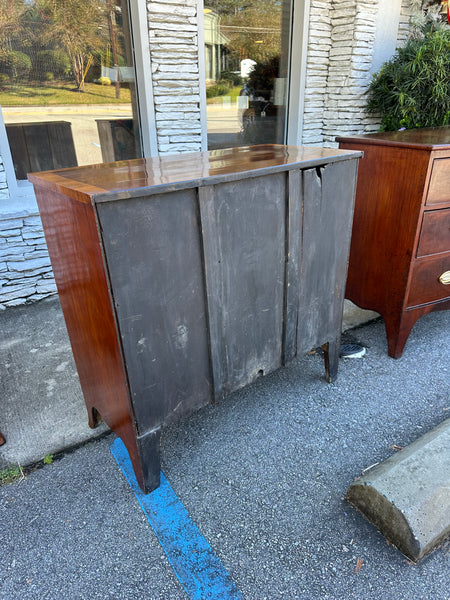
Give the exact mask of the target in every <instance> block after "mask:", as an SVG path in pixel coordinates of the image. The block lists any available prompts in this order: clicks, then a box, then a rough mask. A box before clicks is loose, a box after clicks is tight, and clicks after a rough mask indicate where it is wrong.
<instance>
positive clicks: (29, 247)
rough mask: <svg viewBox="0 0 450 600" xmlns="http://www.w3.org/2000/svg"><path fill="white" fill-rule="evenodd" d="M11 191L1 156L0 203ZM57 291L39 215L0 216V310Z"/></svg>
mask: <svg viewBox="0 0 450 600" xmlns="http://www.w3.org/2000/svg"><path fill="white" fill-rule="evenodd" d="M8 200H9V190H8V184H7V181H6V173H5V170H4V167H3V161H2V158H1V156H0V201H1V202H8ZM55 292H56V286H55V282H54V279H53V273H52V269H51V266H50V259H49V257H48V252H47V245H46V243H45V239H44V234H43V232H42V225H41V220H40V218H39V216H37V215H28V214H24V212H21V213H17V214H15V213H14V212H13V211H9V212H8V213H7V216H5V217H2V216H1V214H0V309H3V308H5V307H7V306H16V305H18V304H24V303H25V302H27V301H34V300H40V299H41V298H45V297H46V296H50V295H52V294H54V293H55Z"/></svg>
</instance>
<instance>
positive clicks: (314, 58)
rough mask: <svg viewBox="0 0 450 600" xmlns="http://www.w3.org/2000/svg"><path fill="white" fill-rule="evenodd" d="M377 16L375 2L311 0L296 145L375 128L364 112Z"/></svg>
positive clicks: (328, 143)
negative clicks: (302, 103) (301, 116)
mask: <svg viewBox="0 0 450 600" xmlns="http://www.w3.org/2000/svg"><path fill="white" fill-rule="evenodd" d="M377 14H378V0H364V1H362V0H331V4H330V2H325V1H321V0H311V18H310V29H309V38H308V59H307V72H306V90H305V114H304V119H303V137H302V143H304V144H308V145H326V146H336V143H335V141H334V140H335V137H336V136H337V135H339V134H347V135H351V134H357V133H367V132H371V131H376V130H377V129H378V126H379V120H378V119H376V118H373V117H371V116H369V115H367V114H366V113H365V111H364V105H365V103H366V92H367V87H368V85H369V83H370V79H371V65H372V55H373V45H374V40H375V33H376V22H377Z"/></svg>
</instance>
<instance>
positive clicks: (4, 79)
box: [0, 73, 11, 86]
mask: <svg viewBox="0 0 450 600" xmlns="http://www.w3.org/2000/svg"><path fill="white" fill-rule="evenodd" d="M10 79H11V78H10V76H9V75H7V74H6V73H0V86H2V85H5V84H6V83H9V81H10Z"/></svg>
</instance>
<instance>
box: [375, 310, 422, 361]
mask: <svg viewBox="0 0 450 600" xmlns="http://www.w3.org/2000/svg"><path fill="white" fill-rule="evenodd" d="M420 314H421V313H420V312H419V311H417V310H413V311H409V312H404V313H402V314H400V315H398V316H390V315H386V316H385V315H383V319H384V325H385V327H386V335H387V343H388V354H389V356H390V357H391V358H400V357H401V355H402V354H403V349H404V347H405V344H406V341H407V340H408V337H409V334H410V333H411V329H412V328H413V327H414V324H415V323H416V321H417V319H418V318H419V317H420Z"/></svg>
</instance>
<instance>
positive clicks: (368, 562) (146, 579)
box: [0, 300, 450, 600]
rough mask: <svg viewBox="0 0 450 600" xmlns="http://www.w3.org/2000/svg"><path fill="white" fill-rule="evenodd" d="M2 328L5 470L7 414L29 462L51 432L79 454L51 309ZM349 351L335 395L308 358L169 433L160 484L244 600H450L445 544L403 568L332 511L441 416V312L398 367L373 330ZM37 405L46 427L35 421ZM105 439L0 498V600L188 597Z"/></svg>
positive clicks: (356, 336)
mask: <svg viewBox="0 0 450 600" xmlns="http://www.w3.org/2000/svg"><path fill="white" fill-rule="evenodd" d="M33 310H35V311H36V312H39V311H40V315H41V316H40V317H39V318H38V317H33ZM43 315H45V317H44V316H43ZM0 327H1V330H2V334H3V336H5V333H6V337H4V338H3V341H2V345H1V347H2V352H3V357H2V362H1V369H2V409H1V412H0V419H4V420H3V421H0V430H3V433H4V434H5V437H6V438H7V444H5V445H4V446H2V447H1V448H0V456H1V460H2V461H3V464H7V463H10V462H14V461H15V460H16V459H15V458H13V455H15V456H16V457H17V454H16V450H11V449H14V447H15V448H17V447H18V445H16V442H17V441H20V443H19V445H22V446H23V447H26V446H27V443H28V440H31V438H32V437H33V436H31V435H30V436H29V437H28V436H27V432H26V430H25V429H22V433H21V434H20V436H18V434H16V433H15V431H16V429H15V427H16V425H14V426H13V422H12V421H11V416H13V417H15V419H16V421H21V422H25V420H26V419H28V422H29V423H32V422H35V421H36V422H37V423H36V425H37V429H38V430H39V431H40V432H42V433H41V434H40V437H41V438H43V440H41V442H42V446H41V447H40V450H39V452H38V454H37V456H39V457H40V458H42V457H43V456H44V455H45V454H46V453H47V452H54V450H53V449H52V448H51V447H50V446H49V443H48V439H49V437H47V436H50V434H51V433H52V432H53V433H55V435H56V437H58V436H59V443H60V446H61V447H66V448H67V447H68V446H71V445H72V444H78V443H79V442H81V441H82V440H83V439H84V440H88V439H89V438H90V436H91V435H92V432H91V431H90V430H89V429H88V428H87V425H85V423H86V413H85V409H84V406H83V403H82V397H81V391H80V390H79V387H77V386H78V381H77V377H76V372H75V367H74V365H73V362H72V359H71V354H70V347H69V346H68V342H67V340H66V341H64V340H63V338H64V336H62V337H61V331H62V332H64V324H63V321H62V315H61V314H60V310H59V306H58V303H57V301H55V300H52V301H49V302H42V303H39V304H37V305H33V306H28V307H23V308H15V309H9V310H8V311H4V312H3V313H0ZM33 328H34V330H33ZM347 340H352V341H359V342H361V343H363V344H364V345H365V346H366V347H367V354H366V355H365V356H364V357H363V358H361V359H343V360H341V364H340V371H339V376H338V379H337V381H336V383H333V384H331V385H328V384H326V383H325V380H324V377H323V361H322V357H321V356H320V355H319V354H318V353H316V354H311V355H308V356H305V357H302V358H300V359H299V360H296V361H294V362H293V363H292V364H291V365H289V366H288V367H286V368H284V369H281V370H279V371H278V372H276V373H273V374H271V375H269V376H267V377H265V378H262V379H260V380H258V381H257V382H256V383H255V384H254V385H252V386H250V387H249V388H246V389H245V390H243V391H241V392H238V393H235V394H233V395H232V396H230V397H229V398H227V399H226V400H224V401H223V402H220V403H217V404H214V405H211V406H208V407H206V408H205V409H203V410H201V411H200V412H198V413H196V414H194V415H192V416H191V417H190V418H188V419H185V420H184V421H182V422H179V423H177V424H175V425H173V426H171V427H169V428H167V429H166V430H165V432H164V433H163V438H162V460H163V472H164V474H165V475H166V477H167V478H168V480H169V482H170V483H171V485H172V487H173V488H174V490H175V492H176V493H177V495H178V497H179V498H180V500H181V501H182V502H183V504H184V506H185V507H186V509H187V510H188V512H189V514H190V515H191V517H192V518H193V520H194V521H195V523H196V524H197V526H198V527H199V529H200V530H201V532H202V533H203V535H204V536H205V537H206V539H207V540H208V541H209V543H210V544H211V546H212V547H213V549H214V551H215V552H216V554H217V555H218V557H219V558H220V560H221V562H222V564H223V565H224V567H225V568H226V569H227V571H228V572H229V574H230V576H231V577H232V578H233V580H234V581H235V583H236V585H237V587H238V588H239V590H240V592H241V593H242V594H243V596H244V597H245V598H246V599H247V600H263V599H265V598H267V599H270V600H277V599H279V598H286V599H289V600H290V599H294V598H299V599H302V600H303V599H305V600H322V599H323V600H325V599H331V600H352V599H358V600H360V599H362V600H372V599H380V600H384V599H386V598H395V599H396V600H420V599H424V600H425V599H426V600H429V599H431V598H433V600H450V545H449V543H444V544H443V545H442V546H441V547H439V548H438V549H437V550H436V551H435V552H434V553H433V554H431V555H430V556H429V557H427V558H426V559H424V561H423V562H422V563H421V564H420V565H418V566H413V565H411V564H409V563H408V562H407V561H406V560H405V559H404V557H403V556H402V555H401V554H400V552H399V551H398V550H396V549H395V548H393V547H392V546H389V545H388V544H386V542H385V540H384V538H383V537H382V536H381V535H380V534H379V533H378V532H377V531H376V530H375V529H374V528H373V527H372V526H371V525H370V524H369V523H367V522H366V521H365V520H364V519H363V518H362V517H361V515H359V514H358V513H357V512H356V511H354V510H353V509H352V508H350V507H349V506H348V505H347V504H346V502H345V501H344V500H343V498H344V495H345V492H346V490H347V488H348V486H349V484H350V483H351V482H352V481H353V480H354V478H355V477H357V476H359V475H360V474H361V471H362V469H364V468H366V467H368V466H369V465H372V464H374V463H376V462H381V461H383V460H385V459H386V458H387V457H388V456H390V455H392V454H393V453H394V452H395V449H394V447H398V446H406V445H408V444H409V443H411V442H412V441H414V440H415V439H417V438H418V437H420V436H421V435H422V434H423V433H425V432H426V431H428V430H430V429H431V428H432V427H434V426H436V425H437V424H439V423H440V422H442V421H443V420H444V419H446V418H448V417H450V355H449V351H448V347H449V342H450V312H442V313H439V312H436V313H432V314H430V315H427V316H425V317H423V318H422V319H420V320H419V322H418V323H417V325H416V326H415V327H414V329H413V331H412V333H411V336H410V338H409V340H408V342H407V345H406V348H405V351H404V355H403V357H402V358H401V359H399V360H393V359H390V358H389V357H388V356H387V352H386V336H385V331H384V324H383V322H382V321H381V320H378V321H375V322H371V323H368V324H366V325H363V326H361V327H359V328H357V329H353V330H349V331H347V332H346V333H345V334H344V341H347ZM32 398H40V400H41V404H40V412H39V414H36V412H35V413H33V414H32V417H31V418H29V417H30V411H31V400H32ZM74 398H77V399H78V400H79V401H80V402H79V406H78V407H77V408H74V406H75V405H77V403H78V400H77V402H73V399H74ZM56 401H57V402H56ZM55 407H56V408H55ZM68 421H69V422H72V423H75V422H82V423H83V427H84V432H85V437H81V436H80V434H79V433H78V432H77V433H76V434H75V433H73V432H71V430H70V428H68V427H67V425H66V423H67V422H68ZM17 431H18V429H17ZM94 434H95V435H96V432H94ZM83 435H84V434H83ZM16 436H18V437H16ZM19 438H20V440H19ZM113 440H114V436H113V435H112V434H107V435H106V437H103V438H101V439H98V440H91V441H90V443H89V444H84V445H83V446H82V447H79V448H78V449H76V450H74V451H72V452H68V453H65V454H63V455H61V456H59V457H58V458H57V459H56V460H55V461H54V462H53V463H52V464H50V465H46V466H45V467H43V468H40V469H37V470H35V471H34V472H32V473H30V474H28V475H27V477H26V478H25V479H24V480H23V481H21V482H19V483H15V484H12V485H7V486H3V487H2V488H0V515H1V516H0V520H1V523H2V527H1V538H0V539H1V542H0V545H1V551H2V561H1V563H2V567H1V569H0V598H1V599H2V600H16V599H18V598H20V599H21V600H22V599H24V600H26V599H28V598H33V599H39V600H40V599H44V598H45V599H55V600H56V599H58V600H60V599H61V598H69V599H81V598H83V599H84V598H85V599H89V600H94V599H97V598H99V599H100V598H101V599H102V600H104V599H108V600H112V599H126V600H128V599H134V598H146V599H150V600H169V599H170V600H172V599H174V600H177V599H186V598H187V596H186V594H185V592H184V591H183V589H182V587H181V586H180V584H179V582H178V580H177V579H176V577H175V575H174V573H173V571H172V569H171V567H170V564H169V563H168V561H167V559H166V558H165V556H164V554H163V552H162V550H161V547H160V545H159V543H158V541H157V539H156V537H155V535H154V534H153V532H152V530H151V529H150V527H149V524H148V522H147V520H146V518H145V517H144V515H143V513H142V511H141V509H140V507H139V505H138V503H137V501H136V499H135V497H134V496H133V494H132V493H131V491H130V488H129V486H128V484H127V483H126V481H125V479H124V478H123V475H122V473H121V471H120V470H119V469H118V467H117V465H116V463H115V461H114V459H113V458H112V456H111V454H110V451H109V446H110V444H111V443H112V441H113ZM8 447H9V448H8ZM8 453H10V454H8Z"/></svg>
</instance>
